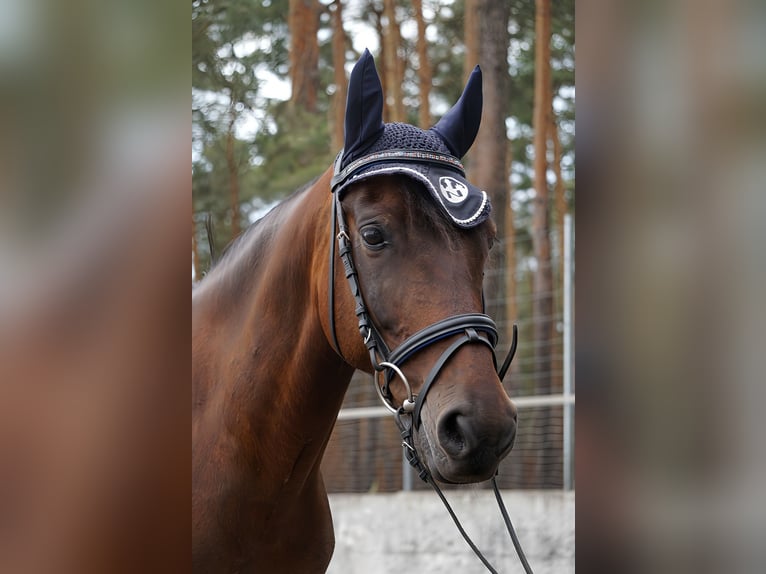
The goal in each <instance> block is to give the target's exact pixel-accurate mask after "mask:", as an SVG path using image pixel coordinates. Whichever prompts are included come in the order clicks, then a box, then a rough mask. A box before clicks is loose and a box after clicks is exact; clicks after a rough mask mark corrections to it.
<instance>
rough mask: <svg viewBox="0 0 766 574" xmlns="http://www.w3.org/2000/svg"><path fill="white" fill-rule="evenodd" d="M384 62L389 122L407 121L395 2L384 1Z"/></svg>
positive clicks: (393, 0)
mask: <svg viewBox="0 0 766 574" xmlns="http://www.w3.org/2000/svg"><path fill="white" fill-rule="evenodd" d="M383 18H384V21H385V22H384V26H383V46H382V47H383V61H384V62H385V66H384V70H383V76H384V84H383V93H384V95H385V98H386V99H385V104H386V105H385V107H387V108H388V117H389V119H388V121H391V122H403V121H405V117H406V115H405V111H404V100H403V98H402V83H403V80H404V66H403V63H402V62H401V61H400V58H399V46H400V45H401V43H402V38H401V35H400V33H399V23H398V22H397V21H396V2H395V0H383Z"/></svg>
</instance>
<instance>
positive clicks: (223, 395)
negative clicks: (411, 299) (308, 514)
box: [193, 177, 352, 481]
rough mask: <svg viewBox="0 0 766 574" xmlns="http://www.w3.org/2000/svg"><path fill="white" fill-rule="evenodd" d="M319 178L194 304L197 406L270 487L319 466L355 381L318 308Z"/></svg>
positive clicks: (323, 208)
mask: <svg viewBox="0 0 766 574" xmlns="http://www.w3.org/2000/svg"><path fill="white" fill-rule="evenodd" d="M325 179H326V178H324V177H323V178H322V179H321V180H320V181H319V182H318V183H317V184H315V186H314V188H312V189H309V190H307V191H306V192H304V193H302V194H300V195H299V196H297V197H294V198H292V199H291V200H290V201H289V202H288V203H287V204H285V205H283V206H282V207H280V208H279V210H278V212H276V213H275V214H274V216H273V217H270V218H269V219H267V220H265V221H264V222H262V223H261V224H259V227H260V229H255V230H254V231H255V232H256V233H255V234H253V235H252V236H251V237H247V238H246V243H245V244H243V245H241V246H240V249H238V250H237V252H236V253H234V254H232V255H233V256H232V257H231V258H230V259H229V261H227V262H225V263H226V266H225V267H223V268H222V269H221V270H220V271H219V273H218V274H217V275H216V274H211V276H210V277H209V280H210V282H211V283H210V285H209V286H204V285H203V286H201V288H200V289H199V290H198V291H199V292H198V293H195V296H194V297H195V305H194V306H196V307H197V308H198V309H199V311H198V312H200V313H202V314H203V315H205V318H206V319H207V321H200V322H199V323H200V326H201V328H200V329H196V328H195V333H194V336H195V338H197V340H196V341H195V344H199V346H200V348H199V349H195V353H197V352H198V350H199V351H202V349H203V348H206V349H205V351H202V352H201V355H200V356H203V357H205V359H206V360H207V365H208V366H207V367H203V368H204V369H205V371H204V372H200V373H199V376H198V374H197V373H195V377H197V380H195V381H194V387H195V388H194V391H193V393H194V399H195V403H196V405H197V406H198V407H201V406H203V405H208V406H209V407H210V408H212V409H214V411H215V412H218V413H221V415H219V416H220V418H222V419H223V420H221V421H220V423H221V424H223V425H225V429H226V431H227V432H228V433H230V434H231V435H232V437H233V438H234V439H235V440H236V441H240V443H241V447H242V448H243V449H245V451H244V452H242V453H240V455H244V457H246V458H248V459H250V464H251V465H254V467H255V468H261V469H262V470H264V471H265V472H271V470H272V469H276V470H275V473H276V474H275V476H274V477H273V478H274V480H275V481H276V480H279V481H286V480H287V478H289V477H288V476H286V475H285V472H287V473H288V474H289V475H290V476H293V475H300V474H305V473H307V472H311V471H312V469H315V468H317V467H318V463H319V460H320V459H321V454H322V452H323V451H324V447H325V444H326V441H327V439H328V438H329V433H330V431H331V430H332V426H333V424H334V421H335V417H336V415H337V412H338V410H339V408H340V404H341V402H342V399H343V395H344V394H345V391H346V388H347V386H348V381H349V380H350V376H351V373H352V369H351V368H350V367H348V366H347V365H345V364H344V363H343V362H342V361H340V360H339V358H338V357H337V355H335V353H334V352H333V351H332V349H331V347H330V345H329V343H328V341H327V338H326V337H325V335H324V333H323V331H322V327H321V322H320V313H322V312H326V309H320V308H318V307H319V306H320V305H321V302H322V301H323V300H324V299H323V298H322V297H320V296H319V293H318V291H319V290H320V288H319V286H320V285H321V284H323V283H326V281H327V280H326V278H325V277H326V275H325V274H324V273H320V271H321V270H323V269H326V268H325V267H323V266H322V263H323V262H325V261H326V260H327V249H328V248H329V243H328V241H329V235H330V231H329V225H330V219H329V218H330V213H329V205H330V203H329V197H325V196H323V189H324V190H325V193H326V192H327V184H326V182H325V181H324V180H325ZM323 184H324V185H323ZM317 186H319V187H317ZM327 195H329V193H328V194H327ZM325 214H326V215H325ZM264 242H265V243H264ZM319 275H321V277H320V276H319ZM322 282H323V283H322ZM194 306H193V307H194ZM206 340H207V341H208V342H209V344H207V342H206ZM197 366H198V365H197V364H195V369H197ZM211 403H212V404H211ZM267 460H268V461H269V462H268V464H266V462H265V461H267ZM279 462H281V464H279ZM279 473H281V474H279ZM296 478H298V476H296Z"/></svg>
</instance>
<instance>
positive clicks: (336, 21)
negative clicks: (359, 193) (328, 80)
mask: <svg viewBox="0 0 766 574" xmlns="http://www.w3.org/2000/svg"><path fill="white" fill-rule="evenodd" d="M332 6H333V8H331V10H332V64H333V68H334V72H333V73H334V76H333V78H334V82H335V94H333V122H332V124H333V129H332V147H333V150H334V151H340V149H341V148H342V147H343V127H344V121H345V117H346V92H347V89H348V86H347V85H346V84H347V82H346V70H345V65H346V32H345V30H344V29H343V3H342V2H341V0H335V1H334V2H333V4H332Z"/></svg>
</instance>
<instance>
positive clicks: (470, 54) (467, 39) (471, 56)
mask: <svg viewBox="0 0 766 574" xmlns="http://www.w3.org/2000/svg"><path fill="white" fill-rule="evenodd" d="M479 1H480V0H465V10H464V11H465V15H464V19H463V42H464V43H465V59H464V60H463V75H464V76H465V77H466V78H468V76H469V74H470V73H471V71H472V70H473V69H474V68H475V67H476V66H477V65H478V64H479V32H480V30H479Z"/></svg>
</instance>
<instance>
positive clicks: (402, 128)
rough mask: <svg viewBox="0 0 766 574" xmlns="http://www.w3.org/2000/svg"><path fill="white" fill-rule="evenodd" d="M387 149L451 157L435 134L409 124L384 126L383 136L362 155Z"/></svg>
mask: <svg viewBox="0 0 766 574" xmlns="http://www.w3.org/2000/svg"><path fill="white" fill-rule="evenodd" d="M389 149H407V150H410V149H412V150H420V151H435V152H441V153H446V154H449V155H452V154H451V153H450V151H449V149H448V148H447V146H446V145H444V142H443V141H442V140H441V138H440V137H439V136H438V135H437V134H436V132H432V131H426V130H422V129H420V128H416V127H415V126H411V125H409V124H400V123H391V124H385V126H384V130H383V135H382V136H380V138H378V140H377V141H376V142H375V143H374V144H372V145H371V146H370V148H369V149H367V150H366V151H365V153H364V155H368V154H372V153H375V152H379V151H385V150H389Z"/></svg>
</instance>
